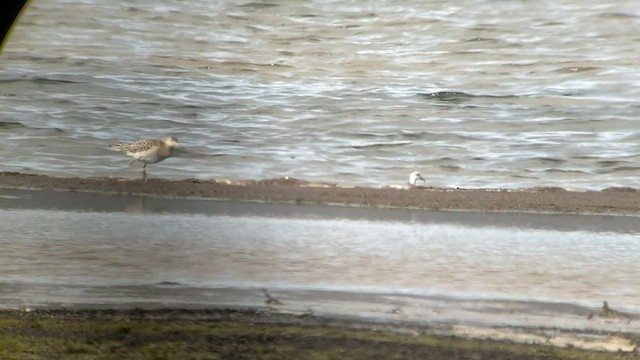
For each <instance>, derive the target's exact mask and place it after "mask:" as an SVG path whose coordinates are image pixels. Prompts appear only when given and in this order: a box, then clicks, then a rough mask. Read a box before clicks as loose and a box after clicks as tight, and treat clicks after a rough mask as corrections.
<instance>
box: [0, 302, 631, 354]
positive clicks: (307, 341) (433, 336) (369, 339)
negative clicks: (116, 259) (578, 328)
mask: <svg viewBox="0 0 640 360" xmlns="http://www.w3.org/2000/svg"><path fill="white" fill-rule="evenodd" d="M0 325H2V326H0V335H1V336H0V356H1V357H2V358H3V359H23V358H33V359H45V358H47V359H48V358H56V359H77V358H92V359H115V358H131V359H158V358H167V359H168V358H171V359H183V358H184V359H186V358H192V359H195V358H222V359H311V358H313V359H315V358H330V359H390V358H393V359H427V358H428V359H434V360H440V359H442V360H444V359H447V360H452V359H453V360H455V359H487V360H488V359H492V360H502V359H504V360H506V359H529V360H534V359H535V360H543V359H545V360H550V359H558V360H559V359H587V358H588V359H594V360H596V359H602V360H604V359H627V358H630V357H634V355H635V354H634V353H633V352H618V351H602V350H595V351H594V350H582V349H578V348H576V347H573V346H566V347H556V346H549V345H550V344H546V343H545V342H546V341H545V339H548V338H549V337H550V336H551V337H561V336H563V334H561V333H553V335H549V334H546V335H543V336H542V337H540V338H539V339H537V340H534V341H533V342H532V343H516V342H509V341H495V340H492V339H491V337H487V338H484V339H468V338H464V337H463V338H461V337H458V336H455V335H454V336H452V335H444V334H441V333H438V332H437V331H434V329H432V328H429V327H419V326H407V325H402V324H393V323H368V322H363V321H354V320H340V319H326V318H322V317H316V316H314V315H309V314H302V315H299V314H298V315H296V314H278V313H273V312H271V311H270V310H269V309H265V310H246V309H245V310H241V309H208V310H185V309H160V310H144V309H139V308H136V309H131V310H79V309H75V310H74V309H50V310H31V309H27V308H25V309H22V310H20V311H1V312H0ZM531 334H534V332H531ZM598 337H599V338H602V339H609V341H611V337H610V336H608V335H606V334H603V335H598V334H585V337H583V339H589V341H590V342H594V341H597V339H596V338H598ZM620 339H621V340H624V339H622V338H620ZM634 340H635V339H634ZM574 341H577V342H579V341H581V340H580V338H574Z"/></svg>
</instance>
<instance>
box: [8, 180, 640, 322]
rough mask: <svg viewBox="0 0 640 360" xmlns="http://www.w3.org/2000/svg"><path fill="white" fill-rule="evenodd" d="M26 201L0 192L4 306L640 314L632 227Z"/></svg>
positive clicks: (345, 211)
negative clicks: (311, 302)
mask: <svg viewBox="0 0 640 360" xmlns="http://www.w3.org/2000/svg"><path fill="white" fill-rule="evenodd" d="M29 194H33V195H35V196H36V197H37V196H39V195H42V193H40V192H33V193H30V192H27V191H8V190H5V191H3V196H2V197H0V205H2V207H1V209H0V227H1V228H2V229H3V230H2V236H1V237H0V247H1V248H2V252H0V264H2V274H1V275H0V283H1V284H0V285H1V286H0V288H1V289H4V290H3V291H0V292H2V297H6V296H7V295H10V294H11V293H16V291H15V290H11V289H13V288H14V287H19V288H21V289H29V288H30V287H33V288H34V289H38V287H43V286H44V287H47V289H48V290H47V289H45V291H44V292H43V293H38V294H36V295H29V296H25V295H23V296H25V297H23V298H22V299H21V301H23V302H27V303H28V302H29V301H34V302H42V301H46V300H47V299H50V298H51V297H53V294H54V293H55V292H60V291H61V290H60V289H63V290H64V289H67V290H69V291H71V292H73V289H74V288H76V287H84V288H89V289H94V288H93V287H94V286H95V289H96V290H93V291H94V292H95V291H98V292H99V291H100V290H99V289H100V288H103V287H105V286H125V287H130V286H134V287H135V286H138V287H141V288H138V291H141V290H140V289H143V290H142V291H143V292H145V291H146V290H144V286H154V285H159V284H160V285H161V284H179V285H180V286H186V287H189V288H199V289H217V288H240V289H241V288H262V287H266V288H269V289H272V290H273V289H280V290H298V291H300V290H322V291H341V292H348V293H389V294H405V295H412V296H413V295H415V296H445V297H452V298H472V299H492V300H524V301H534V302H553V303H556V302H566V303H571V304H579V305H586V306H594V307H597V306H599V305H600V304H601V303H602V301H603V300H608V301H609V302H610V303H611V304H615V306H616V308H618V309H625V310H629V311H635V312H638V311H640V303H638V298H640V280H638V276H637V256H636V254H637V253H638V251H640V242H639V241H638V239H639V238H640V236H639V235H640V225H639V224H638V223H637V221H636V219H635V218H628V217H607V216H583V217H575V216H562V215H532V214H526V215H525V214H522V215H517V214H482V213H432V212H425V211H411V210H384V209H357V208H332V207H310V206H296V205H277V204H252V203H233V202H231V203H229V202H222V203H221V202H215V201H204V200H182V201H183V203H181V202H175V200H171V199H145V198H135V197H134V198H130V197H119V196H97V195H92V194H67V193H63V194H62V195H61V194H60V193H52V194H53V195H52V196H67V197H68V198H67V200H68V201H67V202H66V203H73V204H76V205H75V207H76V208H75V209H73V208H70V207H68V206H67V205H62V206H58V205H57V204H65V202H63V201H52V202H51V207H50V208H49V209H43V208H41V207H40V206H39V205H38V201H39V200H37V199H35V200H34V199H32V198H29ZM69 196H70V197H69ZM75 197H78V199H77V200H78V201H69V200H74V198H75ZM83 197H84V200H83V199H82V198H83ZM53 199H55V198H50V199H49V200H53ZM89 199H93V201H88V200H89ZM190 202H191V203H190ZM25 204H27V205H29V204H31V205H32V207H29V206H24V205H25ZM83 204H91V205H88V206H93V208H92V209H88V208H87V205H83ZM100 204H104V205H103V207H102V209H100V208H99V207H100ZM18 205H20V206H22V208H20V206H18ZM172 205H173V208H174V209H173V210H172V209H171V208H172ZM185 209H189V211H185ZM81 210H84V211H81ZM568 224H569V225H568ZM51 286H53V287H54V288H55V289H56V290H52V289H49V288H48V287H51ZM132 289H133V288H132ZM22 291H24V290H22ZM128 291H134V290H131V289H130V290H128ZM5 292H6V293H5ZM62 293H64V291H62ZM105 296H106V295H105ZM109 296H113V294H112V295H109ZM102 300H104V299H102ZM94 301H97V302H100V301H101V299H100V298H99V297H98V299H97V300H94ZM121 301H123V299H121ZM167 301H169V300H167Z"/></svg>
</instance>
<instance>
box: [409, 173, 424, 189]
mask: <svg viewBox="0 0 640 360" xmlns="http://www.w3.org/2000/svg"><path fill="white" fill-rule="evenodd" d="M418 180H422V182H426V181H425V180H424V178H423V177H422V175H420V173H419V172H417V171H414V172H412V173H411V174H409V185H411V186H417V185H416V183H417V182H418Z"/></svg>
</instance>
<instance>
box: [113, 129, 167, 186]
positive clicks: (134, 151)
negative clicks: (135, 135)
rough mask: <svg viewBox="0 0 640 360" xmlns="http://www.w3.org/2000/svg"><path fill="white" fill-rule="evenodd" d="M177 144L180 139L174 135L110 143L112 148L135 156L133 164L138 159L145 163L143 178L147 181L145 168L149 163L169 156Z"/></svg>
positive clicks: (131, 162)
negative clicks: (126, 142) (123, 142)
mask: <svg viewBox="0 0 640 360" xmlns="http://www.w3.org/2000/svg"><path fill="white" fill-rule="evenodd" d="M176 146H178V139H176V138H175V137H173V136H168V137H166V138H164V139H162V140H157V139H144V140H138V141H136V142H134V143H131V144H111V145H109V147H110V148H111V149H112V150H116V151H122V152H124V153H125V154H127V155H129V156H131V157H133V160H131V161H130V162H129V163H130V164H133V162H134V161H136V160H137V161H140V162H141V163H143V164H144V165H143V166H142V179H143V180H144V181H145V182H146V181H147V172H146V170H145V168H146V167H147V164H155V163H158V162H160V161H162V160H164V159H166V158H168V157H169V156H171V151H172V150H173V149H174V148H175V147H176Z"/></svg>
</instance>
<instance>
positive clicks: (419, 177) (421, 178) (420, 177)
mask: <svg viewBox="0 0 640 360" xmlns="http://www.w3.org/2000/svg"><path fill="white" fill-rule="evenodd" d="M418 179H420V180H422V181H423V182H427V181H426V180H425V179H424V178H423V177H422V175H418Z"/></svg>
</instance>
